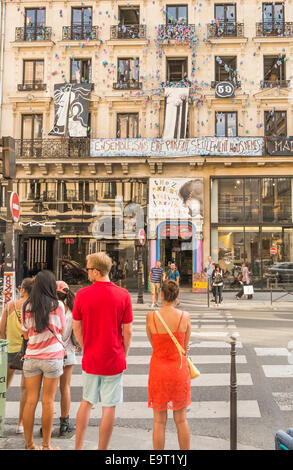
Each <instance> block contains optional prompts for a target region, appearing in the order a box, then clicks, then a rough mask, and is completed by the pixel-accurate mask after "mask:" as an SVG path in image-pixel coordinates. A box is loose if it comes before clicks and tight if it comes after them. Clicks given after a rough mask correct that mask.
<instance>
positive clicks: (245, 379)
mask: <svg viewBox="0 0 293 470" xmlns="http://www.w3.org/2000/svg"><path fill="white" fill-rule="evenodd" d="M20 382H21V375H17V376H16V377H14V379H13V386H14V387H15V386H17V387H19V386H20ZM229 385H230V374H225V373H213V374H201V375H200V376H199V377H198V378H197V379H196V380H192V381H191V387H229ZM237 385H239V386H251V385H253V383H252V378H251V375H250V374H249V373H237ZM71 386H72V387H82V375H81V374H72V378H71ZM147 386H148V375H147V374H129V373H128V372H126V373H124V375H123V387H134V388H138V387H145V388H147Z"/></svg>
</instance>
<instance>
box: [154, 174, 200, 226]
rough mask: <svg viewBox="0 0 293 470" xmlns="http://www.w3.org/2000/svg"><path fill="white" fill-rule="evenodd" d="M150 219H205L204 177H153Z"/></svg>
mask: <svg viewBox="0 0 293 470" xmlns="http://www.w3.org/2000/svg"><path fill="white" fill-rule="evenodd" d="M149 218H150V219H162V220H166V219H170V220H178V219H181V220H182V219H197V220H199V221H201V220H202V219H203V179H202V178H193V179H192V178H172V179H166V178H151V179H150V187H149Z"/></svg>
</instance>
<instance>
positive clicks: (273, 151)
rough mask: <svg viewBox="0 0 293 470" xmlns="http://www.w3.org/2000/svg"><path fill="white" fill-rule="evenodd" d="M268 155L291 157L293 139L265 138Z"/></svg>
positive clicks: (292, 153)
mask: <svg viewBox="0 0 293 470" xmlns="http://www.w3.org/2000/svg"><path fill="white" fill-rule="evenodd" d="M266 150H267V152H268V154H269V155H276V156H278V155H280V156H282V155H287V156H288V155H293V137H266Z"/></svg>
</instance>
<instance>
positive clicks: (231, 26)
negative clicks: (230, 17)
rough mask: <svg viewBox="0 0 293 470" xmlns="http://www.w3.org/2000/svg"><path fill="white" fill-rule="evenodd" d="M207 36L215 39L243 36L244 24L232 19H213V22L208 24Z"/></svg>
mask: <svg viewBox="0 0 293 470" xmlns="http://www.w3.org/2000/svg"><path fill="white" fill-rule="evenodd" d="M208 37H209V38H215V39H218V38H227V37H235V38H243V37H244V24H243V23H236V22H234V21H215V23H210V24H208Z"/></svg>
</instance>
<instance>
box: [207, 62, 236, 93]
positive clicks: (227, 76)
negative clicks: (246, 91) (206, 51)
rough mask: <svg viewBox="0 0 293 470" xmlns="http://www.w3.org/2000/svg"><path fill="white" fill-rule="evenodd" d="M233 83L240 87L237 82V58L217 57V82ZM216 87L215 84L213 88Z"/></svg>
mask: <svg viewBox="0 0 293 470" xmlns="http://www.w3.org/2000/svg"><path fill="white" fill-rule="evenodd" d="M224 81H229V82H233V84H234V85H235V86H237V85H239V82H238V81H237V57H235V56H234V57H227V56H224V57H219V56H217V57H215V82H224ZM213 85H215V84H214V83H213V84H212V86H213Z"/></svg>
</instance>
